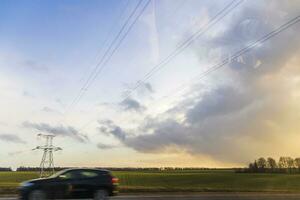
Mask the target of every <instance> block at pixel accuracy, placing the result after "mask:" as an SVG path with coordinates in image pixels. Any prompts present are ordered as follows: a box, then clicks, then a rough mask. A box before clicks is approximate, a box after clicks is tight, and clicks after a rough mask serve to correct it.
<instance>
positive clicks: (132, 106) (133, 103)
mask: <svg viewBox="0 0 300 200" xmlns="http://www.w3.org/2000/svg"><path fill="white" fill-rule="evenodd" d="M120 106H121V107H122V109H124V110H126V111H136V112H142V111H144V110H145V109H146V108H145V106H143V105H141V104H140V103H139V102H138V101H137V100H135V99H132V98H126V99H125V100H123V101H122V102H121V103H120Z"/></svg>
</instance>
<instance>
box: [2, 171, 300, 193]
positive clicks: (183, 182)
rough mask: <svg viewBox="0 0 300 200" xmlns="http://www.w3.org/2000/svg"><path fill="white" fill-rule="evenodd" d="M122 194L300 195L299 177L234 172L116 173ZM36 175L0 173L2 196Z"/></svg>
mask: <svg viewBox="0 0 300 200" xmlns="http://www.w3.org/2000/svg"><path fill="white" fill-rule="evenodd" d="M113 173H114V175H115V176H117V177H118V178H120V181H121V182H120V192H121V193H140V192H293V193H294V192H300V175H299V174H238V173H234V172H232V171H185V172H174V171H172V172H136V171H134V172H133V171H131V172H123V171H122V172H113ZM37 177H38V175H37V173H35V172H0V194H14V193H15V192H16V187H17V186H18V185H19V183H20V182H22V181H25V180H28V179H32V178H37Z"/></svg>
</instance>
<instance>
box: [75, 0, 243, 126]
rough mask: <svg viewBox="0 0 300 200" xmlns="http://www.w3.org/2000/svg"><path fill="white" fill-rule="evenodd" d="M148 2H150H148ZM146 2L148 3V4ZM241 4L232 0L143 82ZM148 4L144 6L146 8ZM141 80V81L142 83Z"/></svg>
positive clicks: (127, 96)
mask: <svg viewBox="0 0 300 200" xmlns="http://www.w3.org/2000/svg"><path fill="white" fill-rule="evenodd" d="M149 2H150V0H149ZM149 2H148V3H149ZM242 2H243V0H239V1H237V0H233V1H231V2H230V3H229V4H228V5H226V6H225V7H224V8H223V9H222V10H220V11H219V12H218V13H217V14H216V15H215V16H214V17H213V18H212V19H211V20H210V21H209V22H208V23H206V24H205V25H204V26H202V27H201V28H200V29H199V30H198V31H196V32H195V33H194V34H193V35H192V36H191V37H189V38H188V39H187V40H185V41H184V42H183V43H182V44H180V45H179V46H178V47H177V48H176V49H175V50H174V51H172V52H171V53H170V54H169V56H167V57H166V58H165V59H164V60H163V61H161V62H160V63H159V64H157V65H155V66H154V67H153V68H152V69H151V70H150V71H149V72H148V73H147V74H146V75H145V76H144V80H146V79H145V77H146V78H147V79H149V78H150V76H152V75H153V73H154V71H155V70H157V69H160V68H162V67H164V66H165V65H166V64H167V63H168V62H170V60H171V59H172V58H173V57H175V56H177V55H178V54H179V53H181V52H182V51H183V50H184V49H186V48H187V47H188V46H189V45H190V44H191V43H192V42H193V41H194V40H195V39H197V38H198V37H200V36H201V35H202V34H204V33H205V32H206V31H207V30H208V29H209V28H211V27H212V26H213V25H215V24H216V23H217V22H219V21H220V20H221V19H222V18H223V17H225V16H226V15H228V14H229V13H230V12H231V11H232V10H233V9H234V8H236V7H237V6H238V5H240V4H241V3H242ZM147 5H148V4H146V6H147ZM148 76H149V77H148ZM144 80H143V81H144ZM143 81H141V82H139V83H138V84H137V85H136V86H135V87H134V88H133V89H132V90H131V91H130V92H129V94H127V95H126V97H125V98H124V99H123V100H126V99H128V98H129V97H130V94H131V93H132V92H133V91H134V90H136V89H138V88H139V87H140V86H141V84H142V83H143ZM92 121H94V120H90V121H89V122H87V123H86V124H85V125H84V126H83V127H82V129H80V130H83V129H85V128H86V127H87V126H88V125H89V124H90V123H91V122H92Z"/></svg>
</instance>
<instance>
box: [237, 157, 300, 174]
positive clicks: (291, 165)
mask: <svg viewBox="0 0 300 200" xmlns="http://www.w3.org/2000/svg"><path fill="white" fill-rule="evenodd" d="M236 172H246V173H300V158H295V159H293V158H291V157H280V158H279V160H278V161H276V160H275V159H274V158H271V157H269V158H267V159H265V158H263V157H261V158H259V159H257V160H255V161H254V162H252V163H250V164H249V166H248V167H247V168H244V169H237V170H236Z"/></svg>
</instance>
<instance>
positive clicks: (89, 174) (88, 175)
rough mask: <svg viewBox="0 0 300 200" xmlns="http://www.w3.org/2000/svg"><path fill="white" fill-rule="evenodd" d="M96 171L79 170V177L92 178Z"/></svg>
mask: <svg viewBox="0 0 300 200" xmlns="http://www.w3.org/2000/svg"><path fill="white" fill-rule="evenodd" d="M97 176H98V173H96V172H92V171H82V172H80V177H81V178H94V177H97Z"/></svg>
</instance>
